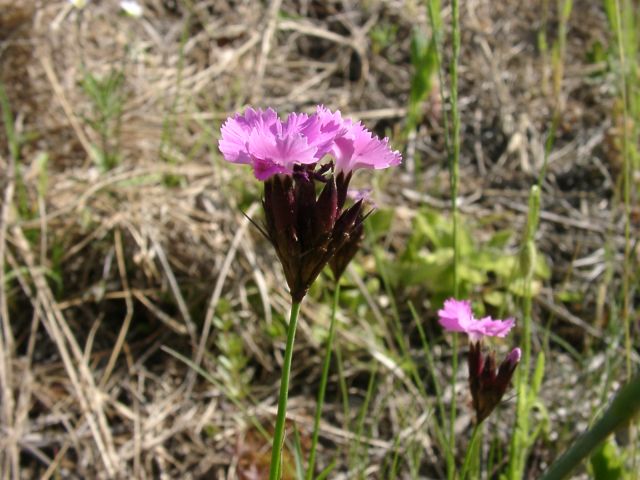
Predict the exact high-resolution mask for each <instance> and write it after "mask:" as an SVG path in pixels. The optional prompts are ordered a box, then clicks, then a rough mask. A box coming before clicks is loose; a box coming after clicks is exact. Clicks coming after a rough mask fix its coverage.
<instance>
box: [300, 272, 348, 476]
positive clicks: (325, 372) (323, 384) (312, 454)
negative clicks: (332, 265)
mask: <svg viewBox="0 0 640 480" xmlns="http://www.w3.org/2000/svg"><path fill="white" fill-rule="evenodd" d="M339 299H340V279H338V280H337V281H336V288H335V290H334V292H333V305H332V308H331V321H330V324H329V336H328V337H327V346H326V349H325V352H324V362H323V364H322V376H321V377H320V390H319V391H318V401H317V402H316V415H315V418H314V420H313V436H312V437H311V450H310V451H309V466H308V467H307V475H306V478H307V480H312V479H313V472H314V466H315V462H316V448H317V447H318V437H319V435H320V417H321V416H322V405H323V404H324V396H325V393H326V391H327V379H328V378H329V366H330V365H331V351H332V349H333V337H334V336H335V331H336V312H337V311H338V302H339Z"/></svg>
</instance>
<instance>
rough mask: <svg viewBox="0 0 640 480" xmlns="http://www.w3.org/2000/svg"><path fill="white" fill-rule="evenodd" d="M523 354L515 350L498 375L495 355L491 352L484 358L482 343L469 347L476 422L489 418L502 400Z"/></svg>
mask: <svg viewBox="0 0 640 480" xmlns="http://www.w3.org/2000/svg"><path fill="white" fill-rule="evenodd" d="M520 356H521V352H520V349H519V348H514V349H513V350H512V351H511V353H510V354H509V355H507V358H506V359H505V360H504V361H503V362H502V364H501V365H500V368H499V369H498V372H497V374H496V359H495V354H494V353H493V352H491V353H490V354H489V355H487V356H483V355H482V352H481V351H480V342H472V343H471V344H470V346H469V358H468V365H469V388H470V390H471V398H472V402H473V409H474V410H475V412H476V421H477V422H478V423H480V422H482V421H483V420H484V419H485V418H487V417H488V416H489V415H490V414H491V412H493V410H494V409H495V408H496V406H497V405H498V404H499V403H500V400H502V397H503V396H504V393H505V392H506V390H507V387H508V386H509V383H510V382H511V377H512V376H513V372H514V371H515V369H516V367H517V366H518V363H519V362H520Z"/></svg>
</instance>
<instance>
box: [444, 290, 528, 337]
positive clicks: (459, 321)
mask: <svg viewBox="0 0 640 480" xmlns="http://www.w3.org/2000/svg"><path fill="white" fill-rule="evenodd" d="M438 316H439V317H440V320H439V321H440V325H442V327H443V328H444V329H445V330H448V331H450V332H464V333H466V334H467V335H469V340H471V341H472V342H477V341H479V340H481V339H482V338H483V337H504V336H506V335H507V333H509V330H511V329H512V328H513V326H514V325H515V323H516V322H515V320H514V319H513V318H507V319H506V320H493V319H492V318H491V317H484V318H481V319H480V320H478V319H476V318H475V317H474V316H473V312H472V311H471V302H469V301H468V300H456V299H454V298H450V299H449V300H446V301H445V302H444V308H443V309H441V310H439V311H438Z"/></svg>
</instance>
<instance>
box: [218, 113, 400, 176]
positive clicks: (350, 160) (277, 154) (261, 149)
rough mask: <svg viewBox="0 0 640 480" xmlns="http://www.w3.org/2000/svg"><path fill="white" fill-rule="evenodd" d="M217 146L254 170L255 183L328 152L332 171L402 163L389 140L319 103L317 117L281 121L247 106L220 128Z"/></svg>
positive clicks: (297, 116) (231, 159) (312, 161)
mask: <svg viewBox="0 0 640 480" xmlns="http://www.w3.org/2000/svg"><path fill="white" fill-rule="evenodd" d="M221 134H222V135H221V137H220V141H219V142H218V146H219V148H220V151H221V152H222V155H223V156H224V158H225V160H227V161H229V162H232V163H244V164H249V165H251V166H252V167H253V170H254V174H255V176H256V177H257V178H258V179H259V180H267V179H268V178H269V177H271V176H273V175H275V174H278V173H283V174H288V175H290V174H292V173H293V170H294V166H295V165H312V164H315V163H317V162H318V161H320V160H321V159H322V158H323V157H324V156H325V155H326V154H331V155H332V156H333V157H334V158H335V169H336V172H345V173H349V172H351V171H353V170H356V169H358V168H375V169H380V168H387V167H389V166H392V165H397V164H398V163H400V160H401V157H400V153H399V152H397V151H391V150H390V149H389V146H388V142H389V141H388V139H386V138H385V139H384V140H380V139H378V137H374V136H373V135H372V134H371V132H369V131H368V130H367V129H365V128H364V126H363V125H362V124H360V123H353V122H352V121H351V120H348V119H347V120H345V119H343V118H342V115H341V114H340V111H336V112H331V111H330V110H329V109H327V108H326V107H324V106H323V105H319V106H318V107H317V109H316V113H315V114H313V115H307V114H304V113H291V114H290V115H289V116H288V117H287V119H286V120H285V121H282V120H281V119H280V118H279V117H278V115H277V113H276V112H275V111H274V110H273V109H271V108H268V109H267V110H264V111H263V110H254V109H253V108H248V109H247V110H246V111H245V113H244V114H243V115H240V114H236V115H234V116H233V117H229V118H228V119H227V121H226V122H225V123H224V124H223V125H222V128H221Z"/></svg>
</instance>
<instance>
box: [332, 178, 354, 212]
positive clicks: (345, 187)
mask: <svg viewBox="0 0 640 480" xmlns="http://www.w3.org/2000/svg"><path fill="white" fill-rule="evenodd" d="M352 174H353V172H349V173H346V174H345V173H344V172H338V174H337V175H336V188H337V189H338V210H342V208H343V207H344V204H345V202H346V201H347V192H348V191H349V182H350V181H351V175H352Z"/></svg>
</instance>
